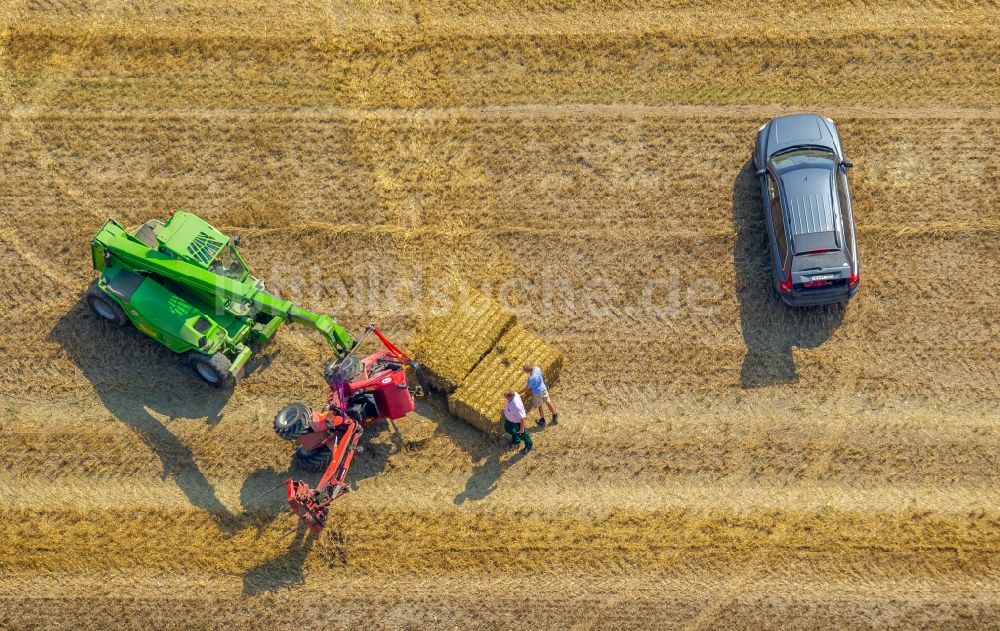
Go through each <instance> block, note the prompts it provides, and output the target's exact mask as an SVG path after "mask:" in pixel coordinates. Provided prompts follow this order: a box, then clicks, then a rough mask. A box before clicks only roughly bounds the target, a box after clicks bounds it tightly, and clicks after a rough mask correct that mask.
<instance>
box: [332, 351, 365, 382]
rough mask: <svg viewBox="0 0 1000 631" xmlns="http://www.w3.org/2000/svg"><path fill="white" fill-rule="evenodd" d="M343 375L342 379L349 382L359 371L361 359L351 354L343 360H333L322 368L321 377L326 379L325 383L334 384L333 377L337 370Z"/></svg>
mask: <svg viewBox="0 0 1000 631" xmlns="http://www.w3.org/2000/svg"><path fill="white" fill-rule="evenodd" d="M338 369H339V372H340V374H342V375H343V377H344V381H347V382H351V381H354V378H355V377H357V376H358V375H359V374H360V373H361V360H360V359H358V358H357V357H355V356H354V355H351V356H350V357H348V358H346V359H345V360H344V361H343V362H339V363H338V360H336V359H335V360H333V361H332V362H330V363H329V364H327V365H326V366H325V367H324V368H323V377H324V378H325V379H326V383H327V384H329V385H331V386H332V385H334V378H335V377H336V376H337V372H338Z"/></svg>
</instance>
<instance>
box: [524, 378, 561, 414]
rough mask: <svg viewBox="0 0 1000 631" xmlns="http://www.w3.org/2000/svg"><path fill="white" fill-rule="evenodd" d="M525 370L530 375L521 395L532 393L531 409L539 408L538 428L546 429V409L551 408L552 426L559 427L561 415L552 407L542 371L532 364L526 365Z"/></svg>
mask: <svg viewBox="0 0 1000 631" xmlns="http://www.w3.org/2000/svg"><path fill="white" fill-rule="evenodd" d="M523 368H524V372H526V373H527V374H528V383H527V385H525V386H524V389H523V390H521V394H523V395H527V394H528V392H529V391H530V392H531V407H532V408H538V426H539V427H545V408H549V412H552V424H553V425H558V424H559V414H558V413H556V406H554V405H552V397H550V396H549V389H548V388H546V387H545V379H544V378H543V377H542V369H541V368H539V367H538V366H532V365H531V364H525V365H524V366H523Z"/></svg>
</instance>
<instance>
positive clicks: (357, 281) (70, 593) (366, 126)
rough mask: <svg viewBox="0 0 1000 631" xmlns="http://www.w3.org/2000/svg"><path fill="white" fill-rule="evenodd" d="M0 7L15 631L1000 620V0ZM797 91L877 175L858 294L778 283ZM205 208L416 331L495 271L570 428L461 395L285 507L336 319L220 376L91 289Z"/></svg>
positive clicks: (404, 330)
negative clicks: (550, 368)
mask: <svg viewBox="0 0 1000 631" xmlns="http://www.w3.org/2000/svg"><path fill="white" fill-rule="evenodd" d="M0 1H2V4H0V260H2V263H3V269H4V276H3V280H2V282H0V294H2V296H3V299H4V301H5V304H6V308H5V309H4V312H3V315H2V316H0V356H2V358H3V359H2V363H0V462H2V463H3V469H2V470H0V498H2V501H0V628H3V629H63V628H74V629H94V630H97V629H109V628H143V629H149V628H155V629H180V628H192V627H195V628H198V627H201V628H251V627H252V628H268V629H309V628H316V629H326V628H330V629H334V628H336V629H341V628H358V629H364V628H388V629H395V628H535V629H537V628H551V627H559V628H580V629H585V628H606V629H612V628H613V629H630V628H639V627H645V628H656V629H682V628H684V629H741V628H747V629H758V628H787V629H856V628H871V629H875V628H880V629H881V628H900V629H903V628H907V629H908V628H950V629H995V628H997V627H1000V428H998V421H1000V362H998V358H1000V335H998V334H1000V316H998V314H1000V298H998V296H1000V281H998V278H1000V248H998V247H997V242H998V238H1000V196H998V193H997V190H998V187H1000V178H998V173H1000V151H998V148H1000V110H998V109H997V108H996V104H997V103H998V101H1000V64H998V60H1000V5H997V4H996V3H995V2H992V1H991V2H958V1H955V2H952V1H948V0H934V1H930V0H928V1H922V0H907V1H899V2H896V1H888V2H873V3H868V2H854V1H851V2H843V1H838V2H833V1H828V0H819V1H818V2H813V1H810V2H805V1H803V0H786V1H784V2H774V1H772V0H765V1H764V2H761V3H747V2H733V1H730V0H722V1H720V2H706V1H704V0H702V1H698V0H691V1H682V0H677V1H672V2H663V3H658V2H637V1H631V0H621V1H615V0H608V1H600V0H594V1H581V2H563V1H560V0H552V1H545V2H542V1H537V0H526V1H517V2H514V1H511V0H493V1H491V2H480V1H479V0H470V1H465V2H450V1H446V0H427V1H410V2H392V1H385V2H382V1H373V2H358V3H351V2H336V1H335V2H329V1H328V2H318V1H315V0H304V1H300V2H294V3H292V2H288V3H285V2H272V1H266V2H265V1H263V0H261V1H252V0H231V1H229V2H222V1H215V0H184V1H181V2H177V3H163V2H153V1H151V0H138V1H132V2H118V1H116V0H107V1H101V2H96V1H87V2H78V3H77V2H71V1H69V0H65V1H62V0H59V1H42V0H0ZM799 110H807V111H818V112H820V113H822V114H824V115H827V116H831V117H833V118H835V119H836V120H837V122H838V125H839V127H840V130H841V134H842V136H843V138H844V142H845V146H846V151H847V153H848V155H849V157H850V159H851V160H853V161H854V163H855V164H856V165H857V168H855V169H854V170H853V171H852V172H851V176H850V177H851V186H852V193H853V196H854V202H855V209H854V212H855V216H856V219H857V224H858V241H859V248H860V251H861V258H862V261H863V266H864V272H863V277H864V280H863V283H862V287H861V290H860V292H859V293H858V295H857V296H855V297H854V298H853V299H852V300H851V302H850V303H849V304H847V305H846V307H828V308H821V309H809V310H805V311H793V310H790V309H788V308H785V307H783V306H782V304H781V303H780V301H779V300H778V298H777V297H776V296H775V294H774V293H773V291H771V289H770V287H769V285H768V283H769V280H768V278H767V273H768V272H767V265H768V262H767V258H766V257H767V254H766V251H765V238H766V237H765V231H764V223H763V211H762V208H761V200H760V197H759V193H758V190H757V186H756V184H755V182H754V181H753V173H752V171H751V167H750V166H749V165H748V157H749V153H750V149H751V146H752V143H753V138H754V134H755V133H756V130H757V129H758V127H759V126H760V125H761V124H763V123H764V122H766V121H767V120H769V119H770V118H771V117H773V116H776V115H780V114H782V113H787V112H792V111H799ZM174 208H183V209H186V210H190V211H193V212H196V213H198V214H199V215H200V216H202V217H204V218H205V219H207V220H208V221H209V222H211V223H213V224H214V225H216V226H218V227H219V228H220V229H221V230H223V231H225V232H227V233H229V234H240V235H241V236H242V246H241V251H242V252H243V253H244V255H245V256H246V257H247V258H248V259H249V262H250V265H251V266H252V268H253V269H254V270H255V272H257V273H258V274H259V275H260V276H261V277H262V278H264V279H266V280H267V281H268V283H269V287H270V288H271V289H273V290H275V291H276V292H277V293H280V294H281V295H283V296H285V297H288V298H291V299H293V300H295V301H297V302H299V303H300V304H302V305H303V306H305V307H308V308H311V309H313V310H316V311H320V312H324V313H329V314H332V315H335V316H337V317H338V318H339V319H340V320H341V321H342V322H343V323H344V324H345V325H347V326H349V327H351V329H352V330H358V329H360V328H361V327H362V326H364V325H365V324H366V323H368V322H370V321H374V322H377V323H378V324H379V326H380V328H381V329H382V330H383V331H385V332H386V333H387V334H388V335H389V336H390V337H391V338H393V339H394V340H395V341H397V342H399V343H400V344H401V345H402V346H403V347H404V348H408V347H409V346H410V344H411V343H412V342H413V341H414V339H415V338H416V336H417V333H416V332H417V331H418V330H419V329H420V327H421V326H422V325H423V324H425V323H426V322H428V321H430V319H432V318H435V317H440V316H441V310H440V309H439V308H438V307H439V305H438V306H436V305H434V304H433V303H434V297H435V295H437V297H438V298H440V295H441V292H435V291H433V290H434V287H435V286H436V284H437V283H439V282H444V281H447V282H454V281H456V280H458V281H461V282H463V283H467V284H468V285H469V286H471V287H475V288H476V289H477V290H478V291H481V292H483V294H484V295H487V294H488V295H489V296H491V297H492V298H494V299H496V300H497V301H498V303H500V304H502V305H503V308H504V309H505V310H507V311H509V312H510V313H512V314H514V315H515V316H516V322H517V324H516V326H517V327H520V330H523V331H525V332H527V333H530V334H532V335H534V336H537V338H538V339H539V340H541V341H543V342H544V344H546V345H547V346H548V347H550V348H551V349H553V352H555V353H561V355H562V356H563V357H564V361H563V364H562V370H561V376H560V378H559V382H558V385H557V386H555V387H554V388H553V389H552V395H553V399H554V401H555V403H556V404H557V405H558V406H559V411H560V424H559V425H558V426H555V427H552V426H549V427H546V428H545V429H544V430H536V431H534V433H533V435H534V443H535V448H534V450H533V451H532V452H531V453H530V454H528V455H522V454H521V453H520V452H516V451H514V450H513V449H512V448H509V447H508V446H507V444H506V442H505V441H504V440H503V439H494V438H492V437H489V436H487V435H486V434H484V433H482V432H480V431H478V430H476V429H474V428H473V427H471V426H470V425H469V424H467V423H465V422H463V421H461V420H459V419H456V418H454V417H452V416H451V415H450V413H449V412H448V406H447V404H446V403H445V400H444V398H443V396H442V395H437V396H436V397H432V398H430V399H428V400H426V401H423V402H422V403H420V404H419V405H418V409H417V411H416V412H415V413H412V414H410V415H409V416H408V417H407V418H405V419H403V420H401V421H398V422H396V423H395V424H394V426H377V427H376V428H375V429H374V431H370V430H369V431H366V434H365V437H364V441H363V442H364V445H365V447H366V449H365V451H364V453H362V454H359V455H358V457H357V458H356V459H355V464H354V467H353V468H352V469H351V473H350V477H349V480H350V483H351V487H352V492H351V493H349V494H348V495H347V496H346V497H344V498H342V499H340V500H338V501H337V502H336V503H335V504H334V505H333V507H332V509H331V513H332V517H331V520H330V522H329V524H328V526H327V528H326V529H325V530H324V531H323V533H322V534H321V535H320V536H319V537H315V538H310V537H307V536H305V535H304V534H303V533H302V532H300V531H296V530H295V523H296V520H295V518H294V517H293V516H292V515H291V514H289V513H288V512H284V513H282V512H280V511H279V509H280V508H281V505H282V502H281V499H280V498H279V497H278V496H276V495H272V496H268V498H267V499H265V500H264V501H262V502H258V503H256V504H251V503H250V500H251V499H252V498H253V497H254V496H256V495H257V494H258V493H260V492H262V491H265V490H267V489H268V488H270V487H272V486H274V485H275V484H277V483H278V482H280V481H281V480H283V479H284V478H285V477H286V476H287V475H288V473H289V467H290V461H291V449H290V447H289V444H288V443H285V442H282V441H281V440H278V439H277V437H276V436H275V435H274V433H273V432H272V429H271V419H272V417H273V415H274V413H275V412H276V411H277V410H278V409H279V408H280V407H281V406H282V405H284V404H285V403H287V402H289V401H294V400H302V401H306V402H309V403H310V404H316V403H318V402H320V401H322V400H323V398H324V396H325V392H324V388H325V384H324V382H323V379H322V374H321V370H322V366H323V362H324V361H325V360H326V359H328V357H327V354H328V351H327V349H326V348H325V347H324V345H323V343H322V340H321V338H320V337H319V336H317V335H316V334H314V333H313V332H311V331H308V330H306V329H302V328H295V327H294V326H289V327H287V328H285V329H284V330H283V331H281V332H280V333H279V335H278V336H277V338H276V340H275V342H274V343H272V344H271V345H270V346H268V347H267V348H266V349H265V351H264V352H263V353H262V354H260V356H259V357H258V360H259V361H258V362H257V366H256V369H255V370H253V371H252V372H251V373H250V374H249V375H248V376H247V377H246V378H245V379H244V380H243V381H242V382H241V383H239V384H238V385H237V387H236V388H235V389H234V390H233V391H232V392H231V393H224V392H220V391H216V390H211V389H208V388H206V387H204V386H203V385H202V384H200V383H199V382H198V381H197V380H196V379H195V378H194V377H192V375H191V372H190V370H189V369H188V368H187V367H186V366H184V365H182V364H181V363H180V362H179V361H177V359H176V358H175V357H174V356H173V354H172V353H170V352H169V351H168V350H166V349H165V348H163V347H161V346H159V345H157V344H155V343H153V342H152V341H150V340H148V339H147V338H144V337H141V336H140V335H139V334H138V333H137V332H136V331H135V330H134V329H130V328H123V329H111V328H109V327H108V326H105V325H104V324H102V323H101V322H99V321H97V319H96V318H95V317H94V315H93V314H91V312H90V311H89V310H88V309H87V307H86V305H85V304H84V303H83V302H82V300H81V298H82V296H83V293H84V291H85V290H86V288H87V286H88V284H89V283H90V282H91V280H92V279H93V277H94V273H93V271H92V269H91V263H90V251H89V240H90V238H91V236H92V235H93V233H94V232H95V231H96V230H97V229H98V228H99V227H100V225H101V224H102V223H103V221H104V220H105V219H106V218H107V217H109V216H113V217H115V218H116V219H118V220H119V221H121V222H122V223H124V224H126V225H127V226H129V227H133V226H136V225H138V224H140V223H141V222H144V221H146V220H147V219H150V218H154V217H155V218H163V217H164V216H165V215H166V213H167V212H168V211H169V210H170V209H174ZM445 294H446V292H445ZM484 317H485V316H484ZM492 317H493V318H494V319H493V321H491V322H490V323H488V327H494V328H493V329H491V331H492V333H490V334H489V335H494V334H495V335H496V336H497V339H499V337H500V336H501V335H502V334H503V333H504V332H506V331H507V330H509V329H510V327H511V326H514V325H513V323H511V322H505V321H503V320H505V318H504V317H501V316H499V315H497V314H494V315H493V316H492ZM484 326H487V325H484ZM455 339H456V344H458V343H459V342H460V340H461V339H462V337H461V336H457V337H456V338H455ZM437 343H439V344H440V343H446V342H442V341H441V340H438V342H437ZM453 361H454V362H456V364H455V365H456V366H457V365H459V364H460V363H461V362H467V363H469V366H470V368H471V366H472V365H473V364H474V363H475V361H474V360H470V359H469V358H467V357H464V356H463V355H462V353H461V349H459V351H457V352H456V354H455V356H454V359H453ZM461 365H463V366H464V365H465V364H461ZM459 372H460V371H459ZM439 385H440V384H439ZM444 385H445V386H446V387H448V388H451V387H457V386H458V385H459V384H458V382H455V383H454V384H453V385H449V384H444ZM501 404H502V401H500V400H498V401H497V402H496V409H497V410H499V408H500V406H501ZM292 474H293V475H296V476H301V475H305V474H301V473H300V472H297V471H292Z"/></svg>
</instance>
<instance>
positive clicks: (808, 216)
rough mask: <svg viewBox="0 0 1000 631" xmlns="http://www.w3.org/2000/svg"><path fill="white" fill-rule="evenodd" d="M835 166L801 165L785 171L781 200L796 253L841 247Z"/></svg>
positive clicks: (782, 180) (782, 178) (781, 177)
mask: <svg viewBox="0 0 1000 631" xmlns="http://www.w3.org/2000/svg"><path fill="white" fill-rule="evenodd" d="M834 173H835V169H834V168H828V167H823V166H813V165H810V166H802V167H798V168H792V169H789V170H788V171H784V172H782V173H781V174H780V175H779V176H778V177H779V179H780V180H781V188H782V199H783V201H784V204H783V206H784V208H785V213H786V215H787V217H788V232H789V234H790V235H791V238H792V244H793V249H794V251H795V252H797V253H799V252H807V251H813V250H831V249H839V248H840V247H841V246H840V243H839V242H838V239H837V233H838V232H839V231H840V230H841V228H840V208H839V204H838V203H837V200H836V199H835V198H834V193H833V176H834Z"/></svg>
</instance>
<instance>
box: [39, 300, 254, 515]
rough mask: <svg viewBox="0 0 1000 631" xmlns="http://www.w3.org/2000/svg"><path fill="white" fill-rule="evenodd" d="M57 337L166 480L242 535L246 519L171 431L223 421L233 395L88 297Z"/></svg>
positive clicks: (54, 335) (68, 316)
mask: <svg viewBox="0 0 1000 631" xmlns="http://www.w3.org/2000/svg"><path fill="white" fill-rule="evenodd" d="M50 338H51V339H52V340H54V341H55V342H57V343H58V344H59V345H60V346H61V347H62V349H63V350H64V351H65V353H66V355H67V357H68V358H69V359H70V360H71V361H72V362H73V363H75V364H76V365H77V366H78V367H79V369H80V370H81V371H82V372H83V375H84V377H85V378H86V379H87V381H89V382H90V384H91V385H92V386H93V388H94V391H95V392H96V393H97V396H98V397H99V398H100V399H101V402H102V403H103V404H104V406H105V407H106V408H107V410H108V411H109V412H110V413H111V414H112V415H113V416H114V417H115V418H116V419H118V420H119V421H121V422H122V423H123V424H124V425H125V426H127V427H128V428H129V429H130V430H132V431H133V432H135V433H136V434H137V435H138V436H139V437H140V438H141V439H142V441H143V442H144V443H146V445H148V446H149V448H150V450H152V452H153V453H154V454H156V457H157V458H159V460H160V463H161V465H162V471H161V474H160V475H161V478H162V479H164V480H166V479H168V478H169V479H172V480H173V481H174V483H176V484H177V486H178V488H180V489H181V491H183V493H184V494H185V495H186V496H187V498H188V500H189V501H190V502H191V504H192V505H193V506H196V507H198V508H201V509H202V510H204V511H205V512H207V513H208V514H209V515H211V517H212V519H213V520H214V521H215V522H216V523H217V524H218V525H219V527H220V529H222V530H223V531H224V532H227V533H233V532H235V531H236V530H238V529H239V528H240V527H241V526H242V524H243V523H244V522H245V518H244V517H242V516H240V515H235V514H233V513H232V512H231V511H230V510H229V509H228V508H227V507H226V506H225V505H224V504H223V503H222V502H221V501H220V500H219V497H218V495H217V494H216V491H215V488H214V487H213V486H212V484H211V483H210V482H209V481H208V479H207V478H206V477H205V475H204V474H203V473H202V471H201V469H200V468H199V466H198V463H197V461H196V460H195V457H194V454H193V452H192V451H191V449H190V448H189V447H188V446H187V445H185V444H184V442H183V441H181V440H180V439H179V438H178V437H177V436H175V435H174V434H173V432H171V431H170V429H169V427H168V423H169V421H170V420H173V419H176V418H194V419H198V418H202V419H205V421H206V422H207V423H208V424H209V425H214V424H216V423H218V422H219V421H220V420H221V419H222V410H223V408H224V407H225V404H226V402H227V401H228V399H229V394H230V391H228V390H224V389H215V388H211V387H209V386H207V385H205V384H202V383H201V382H199V381H198V380H197V378H196V377H194V376H193V375H192V373H191V371H190V369H189V368H188V367H187V364H185V363H184V362H183V361H181V360H180V359H179V358H178V357H177V356H176V355H175V354H174V353H173V352H171V351H170V350H168V349H166V348H165V347H162V346H160V345H159V344H157V343H156V342H155V341H153V340H150V339H147V338H146V337H145V336H143V335H142V334H141V333H139V332H138V331H136V330H135V329H134V328H133V327H131V326H125V327H120V328H119V327H114V326H112V325H110V324H107V323H105V322H103V321H101V320H99V319H98V318H97V316H95V315H94V314H93V313H92V312H91V311H90V309H89V307H87V305H86V303H85V302H84V300H83V299H82V298H81V300H80V301H78V302H77V303H76V304H75V305H74V306H73V308H72V309H70V310H69V311H68V312H67V313H66V314H65V315H64V316H62V317H61V318H60V319H59V321H58V322H57V323H56V325H55V327H53V329H52V331H51V332H50ZM193 393H196V394H193ZM154 413H157V414H159V415H161V416H164V417H166V418H167V422H164V421H162V420H160V419H159V418H157V417H156V416H154Z"/></svg>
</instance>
